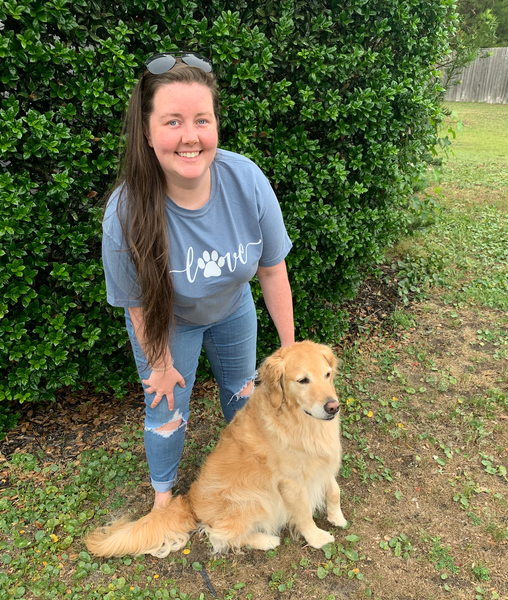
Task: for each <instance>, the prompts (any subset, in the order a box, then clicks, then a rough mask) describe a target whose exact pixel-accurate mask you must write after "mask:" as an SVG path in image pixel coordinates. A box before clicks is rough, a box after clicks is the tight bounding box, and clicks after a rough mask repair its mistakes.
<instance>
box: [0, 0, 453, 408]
mask: <svg viewBox="0 0 508 600" xmlns="http://www.w3.org/2000/svg"><path fill="white" fill-rule="evenodd" d="M0 21H1V23H2V25H3V30H2V37H1V40H0V59H1V64H2V66H1V72H0V92H1V98H3V99H2V100H1V111H0V121H1V122H0V161H1V163H0V166H1V168H0V193H1V205H0V236H1V243H2V246H1V257H0V260H1V271H0V311H1V316H2V319H1V321H0V352H1V356H0V399H7V400H9V399H17V400H21V401H24V400H32V401H33V400H40V399H47V398H52V397H53V395H54V392H55V390H56V389H58V388H60V387H62V386H77V385H79V384H80V382H83V381H88V382H93V383H94V384H95V386H96V387H97V388H98V389H106V388H107V386H110V387H111V388H113V390H115V391H116V392H117V393H121V390H122V389H123V387H124V385H125V383H126V382H127V381H129V380H133V379H135V376H134V370H133V366H132V362H131V359H130V358H129V354H128V352H127V349H126V334H125V332H124V325H123V319H122V314H121V313H122V311H121V310H120V311H119V310H117V309H113V308H111V307H108V306H107V305H106V303H105V286H104V280H103V273H102V266H101V259H100V220H101V202H102V198H103V196H104V194H105V192H106V191H107V190H108V188H109V186H110V185H111V183H112V181H113V180H114V174H115V170H116V167H117V147H118V134H119V131H120V125H121V118H122V114H123V110H124V107H125V104H126V101H127V98H128V95H129V91H130V89H131V88H132V85H133V82H134V81H135V80H136V78H137V77H138V76H139V74H140V73H141V71H142V64H143V62H144V60H145V59H146V58H147V57H149V56H150V55H151V54H153V53H154V52H155V51H171V50H175V49H188V50H200V51H202V52H203V53H205V54H208V55H210V56H211V57H212V58H213V62H214V70H215V72H216V74H217V76H218V79H219V81H220V85H221V97H222V104H223V112H222V134H221V145H222V146H223V147H224V148H227V149H231V150H234V151H238V152H241V153H243V154H246V155H248V156H250V157H251V158H253V159H254V160H255V161H256V162H257V163H258V164H259V165H260V167H261V168H262V169H263V170H264V172H265V173H266V174H267V176H268V177H269V178H270V180H271V182H272V185H273V186H274V188H275V189H276V192H277V195H278V197H279V199H280V202H281V205H282V207H283V211H284V215H285V220H286V224H287V228H288V230H289V234H290V237H291V238H292V240H293V242H294V250H293V251H292V253H291V254H290V256H289V257H288V261H287V262H288V265H289V268H290V279H291V282H292V287H293V292H294V301H295V317H296V324H297V333H298V336H299V337H308V336H309V335H313V334H314V335H315V336H316V337H317V338H318V339H323V340H326V341H328V342H332V341H333V340H334V338H335V337H336V336H338V335H339V334H340V333H341V332H342V331H343V328H344V319H343V318H341V313H340V311H339V312H337V310H336V308H337V305H338V304H340V302H341V300H342V299H344V298H351V297H352V296H353V295H354V292H355V288H356V287H357V285H358V283H359V281H360V279H361V273H362V271H365V270H366V269H369V268H372V266H373V265H375V264H376V262H377V261H379V260H380V257H381V256H382V251H383V248H384V247H385V246H386V244H388V243H390V242H391V241H392V240H393V239H394V236H396V235H397V232H398V231H400V229H401V228H402V227H404V222H405V221H404V219H406V218H407V216H406V215H407V213H406V212H405V211H404V209H405V208H406V207H407V205H408V202H409V199H410V196H411V193H412V190H413V188H414V185H415V182H417V180H418V178H419V176H420V174H421V173H422V172H423V170H424V169H425V161H426V160H427V158H428V156H427V155H428V154H429V149H430V148H431V147H432V146H433V144H434V140H435V134H436V124H437V123H438V121H439V119H440V108H439V104H438V102H437V97H438V91H439V77H436V73H435V72H434V70H433V67H432V65H433V64H435V63H436V61H438V60H439V59H440V58H441V57H442V56H443V55H444V54H445V53H446V52H447V48H448V44H447V39H448V37H449V34H450V31H451V29H452V27H453V1H452V0H432V1H429V2H421V1H420V0H383V1H380V2H376V3H373V2H369V1H368V0H343V1H340V0H331V1H330V0H323V1H318V0H306V1H305V2H301V1H296V0H287V1H282V2H265V1H259V2H250V1H248V0H235V2H231V1H230V0H213V1H211V2H210V1H203V2H202V3H201V5H197V4H196V3H194V2H191V1H190V0H175V1H171V2H163V1H161V0H148V1H144V0H143V1H141V0H117V1H115V2H111V1H110V0H94V1H85V0H73V1H72V2H69V1H68V0H52V1H49V0H44V1H43V0H0ZM256 294H257V295H259V291H258V290H257V289H256ZM258 306H259V310H260V326H261V335H260V351H261V352H262V353H264V352H266V351H267V350H268V349H269V348H270V346H271V345H273V343H274V340H275V336H274V333H273V327H272V325H271V324H270V322H269V321H268V319H267V317H266V314H265V312H264V309H263V304H262V302H258Z"/></svg>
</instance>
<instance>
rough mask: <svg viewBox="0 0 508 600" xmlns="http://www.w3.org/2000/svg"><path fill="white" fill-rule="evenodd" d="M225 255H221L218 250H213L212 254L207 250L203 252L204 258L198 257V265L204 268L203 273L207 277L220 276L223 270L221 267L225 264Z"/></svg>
mask: <svg viewBox="0 0 508 600" xmlns="http://www.w3.org/2000/svg"><path fill="white" fill-rule="evenodd" d="M224 262H225V261H224V257H223V256H219V253H218V252H217V251H216V250H213V252H212V255H211V256H210V253H209V252H208V251H207V250H205V251H204V252H203V258H198V267H199V268H200V269H204V271H205V272H204V273H203V275H204V276H205V277H220V275H221V273H222V271H221V267H223V266H224Z"/></svg>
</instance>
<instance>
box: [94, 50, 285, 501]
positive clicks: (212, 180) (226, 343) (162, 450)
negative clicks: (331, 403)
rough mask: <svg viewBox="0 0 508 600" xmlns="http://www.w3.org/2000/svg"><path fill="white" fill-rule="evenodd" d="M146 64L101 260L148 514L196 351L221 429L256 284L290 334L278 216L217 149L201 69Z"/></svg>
mask: <svg viewBox="0 0 508 600" xmlns="http://www.w3.org/2000/svg"><path fill="white" fill-rule="evenodd" d="M146 67H147V70H146V71H145V73H144V74H143V76H142V77H141V79H140V80H139V82H138V83H137V85H136V87H135V89H134V92H133V94H132V98H131V101H130V104H129V108H128V112H127V117H126V123H125V126H124V134H125V137H126V147H125V154H124V159H123V165H122V174H121V177H120V179H119V181H118V182H117V186H116V187H115V190H114V191H113V193H112V195H111V197H110V199H109V202H108V205H107V208H106V212H105V215H104V222H103V230H104V235H103V261H104V270H105V274H106V285H107V292H108V302H109V303H110V304H112V305H113V306H122V307H124V308H125V317H126V324H127V330H128V333H129V337H130V340H131V344H132V347H133V351H134V356H135V359H136V364H137V368H138V372H139V375H140V378H141V381H142V383H143V386H144V390H145V402H146V415H145V450H146V455H147V460H148V465H149V468H150V476H151V482H152V486H153V487H154V489H155V501H154V508H160V507H163V506H165V505H166V504H167V503H168V502H169V500H170V499H171V489H172V487H173V486H174V484H175V482H176V472H177V467H178V463H179V461H180V457H181V453H182V450H183V444H184V436H185V427H186V424H187V420H188V416H189V400H190V395H191V392H192V386H193V384H194V380H195V374H196V369H197V365H198V359H199V354H200V352H201V348H202V347H203V348H204V349H205V352H206V355H207V358H208V360H209V362H210V365H211V368H212V371H213V373H214V376H215V378H216V380H217V382H218V384H219V390H220V402H221V406H222V410H223V413H224V416H225V418H226V420H227V421H230V420H231V419H232V418H233V416H234V414H235V412H236V411H237V410H239V409H240V408H241V407H242V406H243V405H244V404H245V402H246V401H247V399H248V397H249V394H250V393H251V392H252V390H253V380H254V378H255V358H256V311H255V307H254V303H253V300H252V295H251V292H250V286H249V281H250V279H252V277H253V276H254V275H255V274H257V276H258V278H259V282H260V285H261V289H262V291H263V296H264V299H265V303H266V305H267V308H268V310H269V312H270V315H271V317H272V319H273V321H274V323H275V326H276V328H277V331H278V333H279V338H280V342H281V345H283V346H287V345H291V344H292V343H294V326H293V308H292V300H291V289H290V286H289V282H288V277H287V271H286V265H285V262H284V259H285V257H286V255H287V253H288V252H289V250H290V248H291V242H290V240H289V238H288V236H287V233H286V230H285V228H284V224H283V221H282V215H281V211H280V207H279V205H278V202H277V199H276V197H275V194H274V193H273V190H272V188H271V187H270V184H269V183H268V181H267V179H266V178H265V177H264V175H263V174H262V172H261V171H260V170H259V168H258V167H256V165H254V163H252V162H251V161H250V160H248V159H247V158H245V157H243V156H240V155H238V154H235V153H232V152H227V151H224V150H220V149H218V148H217V141H218V125H219V99H218V91H217V88H216V84H215V81H214V77H213V75H212V73H211V63H210V62H209V61H208V60H207V59H205V58H203V57H202V56H200V55H197V54H192V53H182V54H181V57H179V58H178V59H177V58H175V57H174V56H172V55H169V54H158V55H155V56H154V57H152V58H151V59H149V60H148V61H147V63H146ZM164 399H165V400H164Z"/></svg>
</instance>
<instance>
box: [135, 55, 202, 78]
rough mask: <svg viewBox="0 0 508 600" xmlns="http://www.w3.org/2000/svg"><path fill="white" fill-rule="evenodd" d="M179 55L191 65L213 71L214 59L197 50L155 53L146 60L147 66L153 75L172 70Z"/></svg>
mask: <svg viewBox="0 0 508 600" xmlns="http://www.w3.org/2000/svg"><path fill="white" fill-rule="evenodd" d="M175 55H176V56H175ZM177 57H178V58H180V59H181V60H182V62H184V63H185V64H186V65H188V66H189V67H198V68H199V69H202V70H203V71H204V72H205V73H211V72H212V61H211V60H208V58H205V57H204V56H201V54H196V53H195V52H174V53H173V54H169V53H167V52H164V53H163V54H154V55H153V56H152V57H150V58H149V59H148V60H147V61H146V63H145V67H146V68H147V69H148V70H149V71H150V73H152V75H161V74H162V73H166V72H167V71H171V69H172V68H173V67H174V66H175V65H176V58H177Z"/></svg>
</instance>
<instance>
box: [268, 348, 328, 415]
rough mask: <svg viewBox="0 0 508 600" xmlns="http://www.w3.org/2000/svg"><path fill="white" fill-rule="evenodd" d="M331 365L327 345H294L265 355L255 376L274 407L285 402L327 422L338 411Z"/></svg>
mask: <svg viewBox="0 0 508 600" xmlns="http://www.w3.org/2000/svg"><path fill="white" fill-rule="evenodd" d="M335 366H336V359H335V356H334V354H333V352H332V351H331V350H330V348H328V347H327V346H322V345H321V344H315V343H314V342H310V341H305V342H298V343H296V344H293V345H292V346H288V347H286V348H280V349H279V350H277V351H276V352H275V353H274V354H272V355H271V356H269V357H268V358H267V359H266V360H265V362H264V363H263V364H262V365H261V367H260V369H259V377H260V379H261V381H262V383H263V385H265V386H267V387H268V393H269V396H270V402H271V404H272V406H273V407H274V408H280V407H281V406H282V404H283V403H284V402H286V403H288V406H291V407H299V408H300V409H301V410H302V411H303V412H304V413H305V414H307V415H309V416H310V417H314V418H316V419H321V420H324V421H328V420H331V419H333V418H334V417H335V416H336V415H337V414H338V412H339V403H338V401H337V395H336V392H335V387H334V384H333V378H334V374H335Z"/></svg>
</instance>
